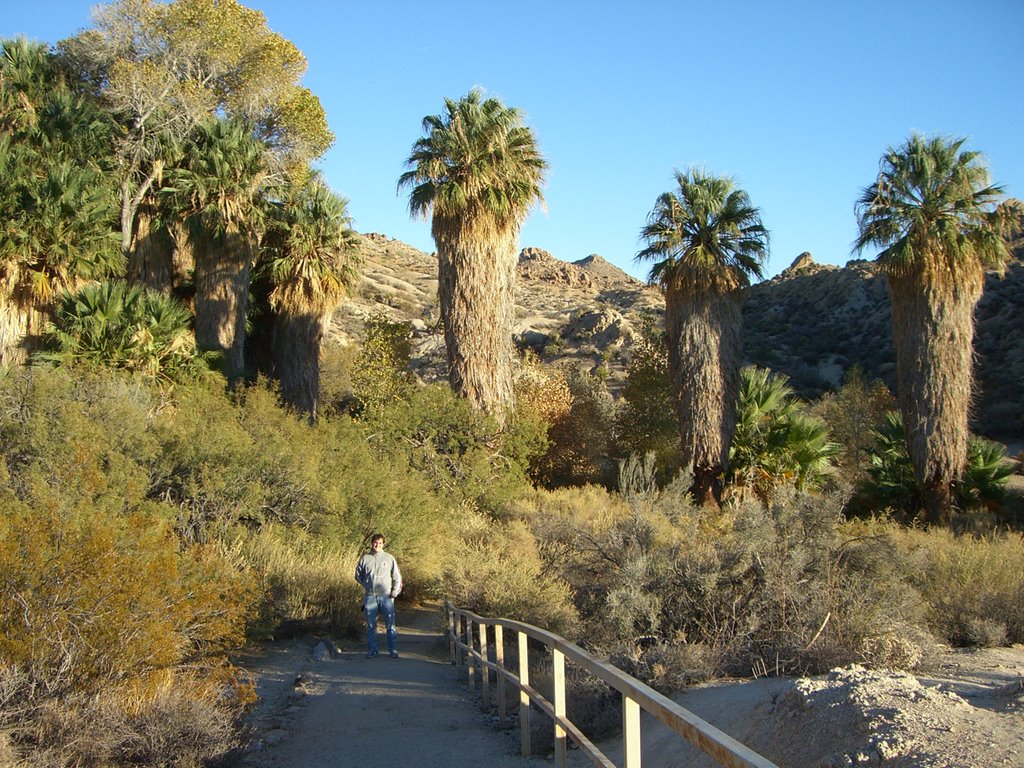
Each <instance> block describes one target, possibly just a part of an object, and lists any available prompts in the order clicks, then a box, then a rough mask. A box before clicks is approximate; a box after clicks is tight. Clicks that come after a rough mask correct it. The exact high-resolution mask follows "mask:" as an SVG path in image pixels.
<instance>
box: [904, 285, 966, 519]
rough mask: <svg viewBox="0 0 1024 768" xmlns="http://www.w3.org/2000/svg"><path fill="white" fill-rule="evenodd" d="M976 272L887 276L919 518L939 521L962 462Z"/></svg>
mask: <svg viewBox="0 0 1024 768" xmlns="http://www.w3.org/2000/svg"><path fill="white" fill-rule="evenodd" d="M982 280H983V275H982V274H981V270H980V268H979V269H978V270H977V274H972V275H967V276H964V277H963V279H960V280H948V279H947V280H945V281H940V280H932V279H930V277H928V276H922V275H920V274H918V275H910V276H906V277H894V276H892V275H890V277H889V292H890V296H891V299H892V327H893V342H894V345H895V347H896V377H897V386H898V389H899V392H898V399H899V404H900V411H901V412H902V415H903V424H904V426H905V428H906V434H907V449H908V452H909V454H910V461H911V463H912V464H913V466H914V475H915V479H916V480H917V483H918V485H919V487H920V488H921V490H922V499H923V502H924V505H925V520H926V522H928V523H930V524H945V523H948V522H949V519H950V516H951V514H952V494H951V485H952V482H953V481H954V480H955V479H956V478H958V477H959V476H960V474H961V473H962V472H963V468H964V465H965V464H966V462H967V434H968V418H969V415H970V406H971V386H972V364H973V341H974V307H975V305H976V304H977V303H978V299H979V298H980V297H981V291H982V287H983V282H982Z"/></svg>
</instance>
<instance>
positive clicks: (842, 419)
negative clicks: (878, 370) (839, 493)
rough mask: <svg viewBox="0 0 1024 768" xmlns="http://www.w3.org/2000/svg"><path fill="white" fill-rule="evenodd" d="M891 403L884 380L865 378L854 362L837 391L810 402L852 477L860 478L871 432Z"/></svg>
mask: <svg viewBox="0 0 1024 768" xmlns="http://www.w3.org/2000/svg"><path fill="white" fill-rule="evenodd" d="M894 407H895V401H894V400H893V397H892V395H891V394H890V393H889V390H888V388H887V387H886V386H885V384H883V383H882V382H881V381H874V382H871V381H869V380H868V379H867V377H866V376H865V375H864V371H863V369H861V368H860V367H859V366H856V365H855V366H853V367H852V368H850V369H849V370H848V371H847V372H846V375H845V376H844V377H843V384H842V386H841V387H840V388H839V390H838V391H837V392H830V393H828V394H825V395H823V396H822V397H821V398H819V399H818V401H817V402H816V403H815V404H814V405H813V406H812V408H811V410H812V412H813V413H814V414H815V415H816V416H818V417H820V418H821V419H822V420H824V421H825V423H826V424H828V427H829V431H830V432H831V433H832V439H833V440H835V441H836V442H837V443H839V444H840V445H841V446H842V447H843V452H842V456H841V459H840V463H841V465H842V466H843V467H844V468H845V469H846V470H847V471H848V472H849V473H850V474H851V476H852V477H853V479H854V480H856V481H861V480H863V479H864V475H865V474H866V472H867V450H868V447H869V446H870V445H871V443H872V437H871V435H872V432H873V431H874V430H875V429H876V428H877V427H878V426H879V425H880V424H881V423H882V421H883V420H884V419H885V414H886V413H888V412H889V411H891V410H892V409H893V408H894Z"/></svg>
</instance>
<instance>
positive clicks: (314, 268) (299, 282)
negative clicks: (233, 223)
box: [267, 175, 357, 419]
mask: <svg viewBox="0 0 1024 768" xmlns="http://www.w3.org/2000/svg"><path fill="white" fill-rule="evenodd" d="M347 205H348V201H347V200H346V199H345V198H343V197H339V196H338V195H336V194H334V193H333V192H332V191H331V190H330V189H329V188H328V187H327V185H326V184H325V183H324V182H323V180H322V179H321V178H320V177H319V176H315V175H314V176H312V177H311V178H310V179H309V180H308V181H307V182H306V183H305V184H304V185H303V186H302V187H300V188H298V189H295V190H294V191H293V193H292V194H291V195H290V196H289V197H287V198H286V199H285V200H283V201H282V202H281V204H280V206H279V207H278V209H277V220H276V222H275V223H274V224H272V225H271V231H270V232H269V233H268V237H267V243H268V245H269V251H270V257H271V262H270V265H269V272H270V279H271V282H272V284H273V290H272V291H271V293H270V302H271V305H272V306H273V307H274V309H275V310H276V311H277V313H278V314H277V319H276V322H275V329H274V359H275V362H276V367H277V373H278V375H279V376H280V378H281V396H282V398H283V399H284V401H285V402H286V403H287V404H289V405H291V406H293V407H294V408H297V409H298V410H301V411H304V412H306V413H308V414H309V416H310V418H311V419H315V418H316V414H317V403H318V400H319V393H320V345H321V343H322V341H323V337H324V329H325V326H326V323H327V320H328V318H329V317H330V314H331V312H333V311H334V310H335V308H337V306H338V304H340V303H341V301H342V300H343V299H344V298H345V296H346V295H347V294H348V293H349V292H350V291H351V290H352V288H353V286H354V285H355V282H356V278H357V274H356V270H355V263H356V254H355V250H354V242H353V234H354V233H353V232H352V230H351V229H350V225H351V223H352V222H351V219H350V218H349V215H348V210H347Z"/></svg>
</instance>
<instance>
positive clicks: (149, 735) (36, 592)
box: [0, 501, 253, 765]
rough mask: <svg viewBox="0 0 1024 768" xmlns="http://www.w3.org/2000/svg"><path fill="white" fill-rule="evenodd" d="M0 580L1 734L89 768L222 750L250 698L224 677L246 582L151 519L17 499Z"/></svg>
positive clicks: (9, 511) (7, 516) (236, 640)
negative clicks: (6, 716)
mask: <svg viewBox="0 0 1024 768" xmlns="http://www.w3.org/2000/svg"><path fill="white" fill-rule="evenodd" d="M0 574H3V576H2V578H0V626H3V627H4V633H3V634H2V635H0V672H2V674H3V676H5V677H6V684H5V685H0V688H2V689H3V694H2V695H3V696H4V697H5V699H6V700H5V701H4V702H2V704H3V709H5V710H14V711H15V712H18V713H19V714H18V715H17V716H16V718H15V722H13V723H10V724H3V723H0V729H3V728H4V727H7V728H10V729H11V730H12V732H13V733H14V735H15V740H16V744H17V746H18V747H19V748H20V749H23V750H29V751H32V752H34V753H43V754H45V753H47V752H56V753H57V754H59V755H60V763H61V764H65V763H71V764H84V765H101V764H108V763H109V762H115V763H117V762H122V761H124V762H132V761H134V760H136V759H137V758H138V757H139V756H140V755H144V756H145V757H147V759H149V758H156V757H159V760H160V761H161V762H162V763H164V764H168V765H192V764H197V763H198V762H199V761H200V760H201V759H205V758H208V757H211V756H213V755H216V754H219V753H221V752H223V751H224V750H226V749H227V746H228V744H229V742H230V738H229V736H230V733H231V729H232V725H231V724H232V720H233V718H234V716H235V715H236V714H237V711H238V707H239V706H240V705H241V703H242V702H243V701H244V698H245V697H244V696H242V695H240V694H241V692H240V690H239V688H238V686H237V684H236V682H235V681H233V680H231V679H230V676H228V677H225V676H224V675H222V674H220V673H219V672H216V670H217V669H218V668H222V669H223V666H222V665H223V663H224V662H223V655H224V654H225V653H226V652H227V651H228V650H230V649H234V648H236V647H238V646H239V645H240V644H241V641H242V633H243V629H244V626H245V621H246V618H247V616H248V614H249V610H250V607H251V603H252V599H253V592H252V585H251V582H250V581H249V580H248V579H247V578H246V577H245V576H243V575H242V574H239V573H238V572H236V571H234V570H232V569H231V568H230V567H228V565H227V564H226V563H225V562H224V561H223V560H222V559H220V558H219V557H217V556H216V555H215V553H213V552H212V551H210V550H209V549H207V548H201V547H191V548H188V549H184V550H182V549H181V548H180V546H179V543H178V541H177V539H176V538H175V537H174V536H173V533H172V531H171V529H170V527H169V526H168V525H167V524H166V523H164V522H162V521H160V520H158V519H154V518H152V517H147V516H145V515H143V514H138V513H137V514H125V515H120V516H109V515H107V514H96V513H89V512H85V511H75V512H70V513H69V512H65V513H59V512H54V511H52V510H33V509H30V508H29V507H27V506H25V505H23V504H21V503H18V502H11V501H8V502H7V503H6V504H5V505H4V509H3V510H2V514H0ZM227 669H229V668H227ZM172 714H173V718H171V719H172V720H173V721H174V725H173V726H171V725H169V724H168V718H169V717H171V715H172ZM36 757H37V758H38V757H39V754H36Z"/></svg>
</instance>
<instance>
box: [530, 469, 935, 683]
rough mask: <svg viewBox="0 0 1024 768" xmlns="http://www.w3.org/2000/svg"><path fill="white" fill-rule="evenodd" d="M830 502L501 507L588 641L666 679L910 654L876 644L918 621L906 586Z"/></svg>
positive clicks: (890, 557)
mask: <svg viewBox="0 0 1024 768" xmlns="http://www.w3.org/2000/svg"><path fill="white" fill-rule="evenodd" d="M842 503H843V499H842V498H841V497H836V496H830V495H823V496H809V495H807V494H801V493H797V492H795V491H793V490H792V489H781V490H780V491H778V492H777V493H776V494H775V495H774V496H773V497H772V498H771V499H770V503H769V504H767V505H765V504H763V503H760V502H751V503H748V504H740V505H735V506H733V507H732V508H727V509H726V510H725V511H722V512H716V513H713V512H710V511H708V510H703V509H697V508H695V507H694V506H693V505H692V503H690V502H689V500H688V498H687V497H686V496H685V495H679V494H678V493H676V492H670V491H662V492H660V493H657V494H653V495H649V496H646V497H641V496H638V497H635V498H633V499H632V500H631V501H630V503H629V504H626V503H624V501H623V500H621V499H618V498H617V497H612V496H607V497H606V498H604V499H602V498H595V496H594V491H593V490H586V491H584V490H579V489H577V490H574V491H569V490H565V491H562V492H560V495H555V494H553V493H551V494H538V495H537V496H536V497H535V498H534V499H533V500H532V503H528V502H527V500H521V501H519V502H517V505H516V507H515V512H516V514H518V515H519V516H520V517H521V518H522V519H525V520H528V521H529V523H530V525H531V526H532V528H533V530H534V532H535V535H536V536H537V538H538V540H539V541H540V542H541V553H542V557H543V558H544V563H545V569H548V570H551V571H552V572H558V573H560V574H561V576H562V578H564V579H565V580H566V581H567V582H568V583H569V584H570V585H571V587H572V588H573V590H574V594H575V598H576V605H577V608H578V610H579V612H580V614H581V615H582V616H584V617H587V618H586V619H585V629H584V633H583V634H584V636H585V637H587V639H588V643H589V644H591V645H592V646H594V647H595V648H599V649H601V651H602V652H604V653H606V654H608V655H610V656H612V657H613V658H616V659H618V660H619V661H620V662H622V663H623V664H624V665H625V666H626V667H627V668H628V669H629V670H630V671H631V672H632V673H634V674H637V675H638V676H639V677H641V678H643V679H645V680H648V681H649V682H651V683H652V684H656V685H659V686H663V687H671V686H672V685H676V684H678V683H679V682H680V681H684V680H685V681H692V680H695V679H699V678H700V677H702V676H711V675H713V674H719V673H722V672H730V673H739V674H750V673H751V672H752V671H754V670H757V671H758V672H769V671H770V672H778V673H786V672H802V671H823V670H826V669H829V668H831V667H832V666H835V665H837V664H843V663H850V662H854V661H856V662H871V663H878V664H888V663H895V662H897V661H899V662H900V663H904V664H906V663H911V662H913V660H914V658H915V654H914V651H913V647H909V648H897V647H896V646H895V645H893V644H892V643H889V644H888V645H886V643H887V642H888V640H889V639H892V638H898V637H899V636H901V635H903V634H907V633H909V632H910V630H911V629H912V628H913V626H914V625H915V623H916V622H917V621H918V619H919V617H920V605H919V601H918V600H917V596H916V593H915V592H914V590H913V589H911V588H910V587H909V586H908V585H907V583H906V581H905V580H904V579H903V578H902V576H901V574H900V572H898V571H897V570H896V567H895V565H894V563H895V562H896V561H897V560H898V558H897V557H895V556H894V554H893V549H892V546H891V545H890V544H889V543H887V541H886V540H885V538H884V536H882V535H877V536H874V535H872V536H865V535H863V533H862V532H861V531H853V532H847V531H846V530H845V529H844V528H843V525H844V523H843V515H842ZM577 510H579V513H578V514H577ZM909 636H910V637H911V643H912V646H915V647H916V645H919V644H920V643H924V642H925V641H926V638H925V637H921V638H920V642H919V641H918V639H916V638H917V636H916V635H914V634H910V635H909ZM916 658H920V653H919V652H918V653H917V655H916ZM900 659H902V661H900Z"/></svg>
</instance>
